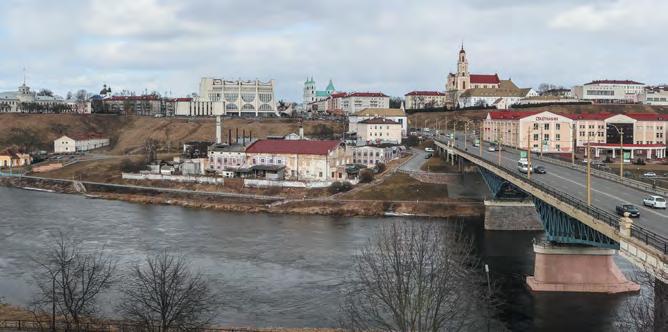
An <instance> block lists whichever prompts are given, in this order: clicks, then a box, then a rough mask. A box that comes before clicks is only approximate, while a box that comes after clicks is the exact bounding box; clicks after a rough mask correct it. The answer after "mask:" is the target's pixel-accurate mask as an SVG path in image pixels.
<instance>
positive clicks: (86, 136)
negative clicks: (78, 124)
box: [58, 133, 106, 141]
mask: <svg viewBox="0 0 668 332" xmlns="http://www.w3.org/2000/svg"><path fill="white" fill-rule="evenodd" d="M63 137H68V138H71V139H73V140H75V141H86V140H91V139H103V138H106V137H104V136H102V135H101V134H98V133H88V134H74V135H63V136H61V137H60V138H58V139H61V138H63Z"/></svg>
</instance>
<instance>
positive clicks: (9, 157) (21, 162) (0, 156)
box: [0, 148, 32, 168]
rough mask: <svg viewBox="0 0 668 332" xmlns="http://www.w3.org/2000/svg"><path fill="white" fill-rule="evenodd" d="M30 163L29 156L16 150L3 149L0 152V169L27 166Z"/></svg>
mask: <svg viewBox="0 0 668 332" xmlns="http://www.w3.org/2000/svg"><path fill="white" fill-rule="evenodd" d="M31 163H32V157H30V154H28V153H25V152H23V151H21V150H18V149H11V148H9V149H5V150H3V151H1V152H0V168H5V167H21V166H28V165H30V164H31Z"/></svg>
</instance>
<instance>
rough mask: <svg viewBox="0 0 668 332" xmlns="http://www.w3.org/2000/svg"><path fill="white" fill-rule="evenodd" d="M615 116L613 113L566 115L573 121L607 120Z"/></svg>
mask: <svg viewBox="0 0 668 332" xmlns="http://www.w3.org/2000/svg"><path fill="white" fill-rule="evenodd" d="M613 115H615V114H612V113H607V112H603V113H584V114H564V116H565V117H567V118H570V119H573V120H605V119H607V118H609V117H611V116H613Z"/></svg>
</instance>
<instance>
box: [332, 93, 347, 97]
mask: <svg viewBox="0 0 668 332" xmlns="http://www.w3.org/2000/svg"><path fill="white" fill-rule="evenodd" d="M347 95H348V94H347V93H345V92H335V93H332V94H331V95H330V97H332V98H343V97H345V96H347Z"/></svg>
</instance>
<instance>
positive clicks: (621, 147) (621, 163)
mask: <svg viewBox="0 0 668 332" xmlns="http://www.w3.org/2000/svg"><path fill="white" fill-rule="evenodd" d="M632 143H633V142H632ZM645 143H647V142H645ZM632 151H633V150H632ZM619 156H620V157H621V158H619V177H620V178H623V177H624V128H622V129H620V130H619Z"/></svg>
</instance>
